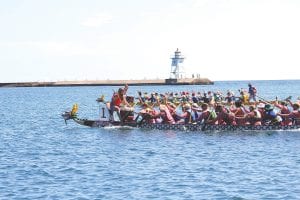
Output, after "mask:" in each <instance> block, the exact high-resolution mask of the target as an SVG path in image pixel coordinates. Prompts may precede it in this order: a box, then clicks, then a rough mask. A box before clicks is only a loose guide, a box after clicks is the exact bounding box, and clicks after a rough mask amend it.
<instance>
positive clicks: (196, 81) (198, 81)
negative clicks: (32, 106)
mask: <svg viewBox="0 0 300 200" xmlns="http://www.w3.org/2000/svg"><path fill="white" fill-rule="evenodd" d="M124 84H128V85H132V86H139V85H213V84H214V82H213V81H211V80H209V79H207V78H182V79H144V80H85V81H57V82H11V83H0V87H75V86H120V85H124Z"/></svg>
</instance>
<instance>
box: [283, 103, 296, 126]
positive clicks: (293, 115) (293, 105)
mask: <svg viewBox="0 0 300 200" xmlns="http://www.w3.org/2000/svg"><path fill="white" fill-rule="evenodd" d="M289 102H290V103H291V104H292V107H293V111H292V112H291V113H289V114H278V115H279V116H281V117H288V118H291V119H292V120H293V124H294V125H300V104H299V103H292V102H291V101H289Z"/></svg>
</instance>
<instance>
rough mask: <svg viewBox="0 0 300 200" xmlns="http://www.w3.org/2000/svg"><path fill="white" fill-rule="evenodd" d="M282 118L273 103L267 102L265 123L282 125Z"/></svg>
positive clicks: (263, 119) (263, 120) (263, 121)
mask: <svg viewBox="0 0 300 200" xmlns="http://www.w3.org/2000/svg"><path fill="white" fill-rule="evenodd" d="M281 121H282V118H281V117H280V116H279V115H277V113H276V112H275V110H274V107H273V106H272V105H271V104H266V105H265V108H264V114H263V118H262V124H263V125H280V124H281Z"/></svg>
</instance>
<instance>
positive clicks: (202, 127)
mask: <svg viewBox="0 0 300 200" xmlns="http://www.w3.org/2000/svg"><path fill="white" fill-rule="evenodd" d="M73 120H74V121H75V122H76V123H78V124H80V125H84V126H89V127H112V126H127V127H128V126H129V127H137V128H141V129H156V130H175V131H268V130H296V129H300V125H289V126H281V125H262V126H252V125H245V126H234V125H208V124H159V123H156V124H149V123H141V124H139V123H137V122H125V123H121V122H110V121H101V120H87V119H78V118H74V119H73Z"/></svg>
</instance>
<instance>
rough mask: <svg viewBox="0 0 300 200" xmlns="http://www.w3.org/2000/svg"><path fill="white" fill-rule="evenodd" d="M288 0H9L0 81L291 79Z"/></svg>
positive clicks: (293, 54)
mask: <svg viewBox="0 0 300 200" xmlns="http://www.w3.org/2000/svg"><path fill="white" fill-rule="evenodd" d="M299 10H300V1H297V0H284V1H283V0H243V1H239V0H172V1H169V0H151V1H146V0H127V1H121V0H109V1H104V0H87V1H83V0H43V1H40V0H9V1H4V0H3V1H1V7H0V25H1V32H0V54H1V56H0V66H1V73H0V82H16V81H62V80H96V79H145V78H148V79H151V78H168V77H169V73H170V70H171V66H170V65H171V59H170V57H171V56H172V55H173V53H174V51H175V50H176V48H179V49H180V50H181V51H182V54H183V55H184V56H185V57H186V59H185V62H184V67H185V71H186V74H187V76H190V74H192V73H197V74H200V76H202V77H208V78H210V79H211V80H257V79H299V77H300V70H299V65H300V59H299V55H300V37H299V35H300V26H299V21H300V12H299Z"/></svg>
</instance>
